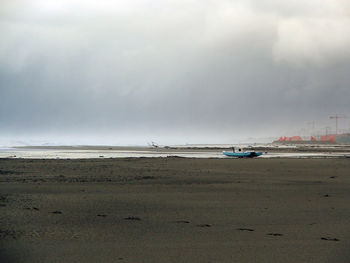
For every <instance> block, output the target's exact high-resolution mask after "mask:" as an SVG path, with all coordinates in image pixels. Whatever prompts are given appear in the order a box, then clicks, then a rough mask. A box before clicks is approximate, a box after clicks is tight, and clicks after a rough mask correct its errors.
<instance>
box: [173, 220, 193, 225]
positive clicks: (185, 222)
mask: <svg viewBox="0 0 350 263" xmlns="http://www.w3.org/2000/svg"><path fill="white" fill-rule="evenodd" d="M176 223H178V224H189V223H190V221H186V220H178V221H176Z"/></svg>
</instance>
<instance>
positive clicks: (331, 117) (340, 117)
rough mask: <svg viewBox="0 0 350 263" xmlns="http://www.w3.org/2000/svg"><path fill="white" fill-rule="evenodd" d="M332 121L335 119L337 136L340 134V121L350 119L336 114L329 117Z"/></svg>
mask: <svg viewBox="0 0 350 263" xmlns="http://www.w3.org/2000/svg"><path fill="white" fill-rule="evenodd" d="M329 118H330V119H335V134H338V119H347V118H349V117H346V116H343V115H339V114H335V115H333V116H329Z"/></svg>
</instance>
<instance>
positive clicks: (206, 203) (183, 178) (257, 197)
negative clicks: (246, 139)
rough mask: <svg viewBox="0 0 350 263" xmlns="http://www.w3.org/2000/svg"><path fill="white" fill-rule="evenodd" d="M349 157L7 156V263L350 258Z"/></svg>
mask: <svg viewBox="0 0 350 263" xmlns="http://www.w3.org/2000/svg"><path fill="white" fill-rule="evenodd" d="M349 171H350V159H349V158H317V159H308V158H305V159H298V158H271V159H264V158H257V159H210V158H179V157H168V158H105V159H98V158H96V159H16V158H14V159H10V158H4V159H0V222H1V224H0V262H349V261H350V252H349V247H350V224H349V222H350V206H349V204H350V177H349Z"/></svg>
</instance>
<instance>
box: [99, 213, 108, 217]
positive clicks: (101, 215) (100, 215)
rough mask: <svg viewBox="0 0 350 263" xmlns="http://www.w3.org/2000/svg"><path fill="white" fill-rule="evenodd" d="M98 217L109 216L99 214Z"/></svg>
mask: <svg viewBox="0 0 350 263" xmlns="http://www.w3.org/2000/svg"><path fill="white" fill-rule="evenodd" d="M97 216H99V217H106V216H107V215H104V214H98V215H97Z"/></svg>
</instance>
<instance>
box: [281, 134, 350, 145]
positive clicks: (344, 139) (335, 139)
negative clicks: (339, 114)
mask: <svg viewBox="0 0 350 263" xmlns="http://www.w3.org/2000/svg"><path fill="white" fill-rule="evenodd" d="M275 142H277V143H335V144H350V133H344V134H329V135H321V136H310V137H308V138H302V137H301V136H292V137H287V136H284V137H280V138H279V139H278V140H277V141H275Z"/></svg>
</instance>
